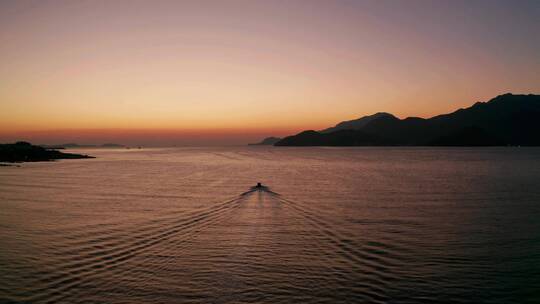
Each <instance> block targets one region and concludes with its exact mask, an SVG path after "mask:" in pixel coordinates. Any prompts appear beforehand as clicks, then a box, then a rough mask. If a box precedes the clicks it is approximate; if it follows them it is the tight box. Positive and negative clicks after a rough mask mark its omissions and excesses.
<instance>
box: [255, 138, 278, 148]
mask: <svg viewBox="0 0 540 304" xmlns="http://www.w3.org/2000/svg"><path fill="white" fill-rule="evenodd" d="M280 140H281V138H279V137H267V138H265V139H263V140H262V141H261V142H258V143H255V144H248V145H249V146H270V145H273V144H275V143H277V142H278V141H280Z"/></svg>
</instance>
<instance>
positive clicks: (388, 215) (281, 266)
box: [0, 147, 540, 303]
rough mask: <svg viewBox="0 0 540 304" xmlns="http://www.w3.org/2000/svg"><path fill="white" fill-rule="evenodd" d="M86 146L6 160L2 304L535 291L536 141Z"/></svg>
mask: <svg viewBox="0 0 540 304" xmlns="http://www.w3.org/2000/svg"><path fill="white" fill-rule="evenodd" d="M83 152H88V153H90V154H92V155H95V156H97V157H98V158H96V159H91V160H66V161H59V162H47V163H25V164H23V165H22V166H21V167H0V302H1V303H540V149H532V148H528V149H524V148H489V149H488V148H486V149H484V148H475V149H462V148H459V149H444V148H441V149H429V148H272V147H238V148H178V149H143V150H91V151H83ZM259 181H260V182H262V183H263V184H265V185H267V186H268V187H269V191H265V190H263V191H259V190H256V191H251V192H250V187H251V186H253V185H254V184H255V183H256V182H259Z"/></svg>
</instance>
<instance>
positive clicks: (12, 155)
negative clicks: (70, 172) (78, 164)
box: [0, 141, 94, 163]
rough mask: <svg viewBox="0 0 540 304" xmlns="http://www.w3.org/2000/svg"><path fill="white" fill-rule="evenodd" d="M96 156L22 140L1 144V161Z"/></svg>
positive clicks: (49, 159)
mask: <svg viewBox="0 0 540 304" xmlns="http://www.w3.org/2000/svg"><path fill="white" fill-rule="evenodd" d="M79 158H94V157H92V156H88V155H82V154H74V153H64V152H60V151H57V150H55V149H47V148H44V147H40V146H35V145H32V144H30V143H28V142H24V141H20V142H16V143H14V144H0V162H6V163H18V162H38V161H52V160H56V159H79Z"/></svg>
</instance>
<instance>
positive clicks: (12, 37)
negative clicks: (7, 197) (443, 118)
mask: <svg viewBox="0 0 540 304" xmlns="http://www.w3.org/2000/svg"><path fill="white" fill-rule="evenodd" d="M538 16H540V1H521V0H513V1H497V0H490V1H475V0H470V1H459V0H452V1H436V0H430V1H427V0H425V1H414V0H403V1H384V0H377V1H360V0H358V1H337V0H326V1H316V0H309V1H299V0H289V1H280V0H275V1H256V0H250V1H228V0H219V1H217V0H216V1H204V0H197V1H159V0H156V1H137V0H130V1H121V0H115V1H98V0H93V1H74V0H73V1H49V0H39V1H25V0H17V1H4V0H0V142H6V141H8V142H9V141H14V140H30V141H32V142H35V143H62V142H73V141H75V142H79V143H102V142H119V143H123V144H129V145H155V146H160V145H207V144H208V145H223V144H245V143H247V142H250V141H257V140H259V139H261V138H262V137H266V136H284V135H290V134H293V133H297V132H299V131H301V130H305V129H315V130H317V129H323V128H326V127H329V126H332V125H335V124H336V123H338V122H340V121H343V120H349V119H354V118H358V117H361V116H364V115H370V114H373V113H376V112H382V111H384V112H390V113H392V114H394V115H396V116H398V117H401V118H405V117H409V116H418V117H426V118H427V117H431V116H434V115H437V114H442V113H448V112H452V111H454V110H456V109H458V108H462V107H467V106H470V105H472V104H473V103H475V102H477V101H487V100H489V99H491V98H493V97H495V96H497V95H500V94H504V93H507V92H512V93H516V94H518V93H527V94H529V93H533V94H539V93H540V35H539V34H538V33H539V32H540V18H539V17H538Z"/></svg>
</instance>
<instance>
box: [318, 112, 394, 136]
mask: <svg viewBox="0 0 540 304" xmlns="http://www.w3.org/2000/svg"><path fill="white" fill-rule="evenodd" d="M381 117H389V118H395V117H394V115H392V114H389V113H385V112H379V113H375V114H373V115H368V116H364V117H361V118H358V119H354V120H347V121H342V122H340V123H338V124H337V125H335V126H333V127H331V128H328V129H324V130H321V131H319V132H321V133H331V132H335V131H339V130H359V129H362V128H363V127H364V126H365V125H367V124H368V123H370V122H372V121H374V120H375V119H379V118H381Z"/></svg>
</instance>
